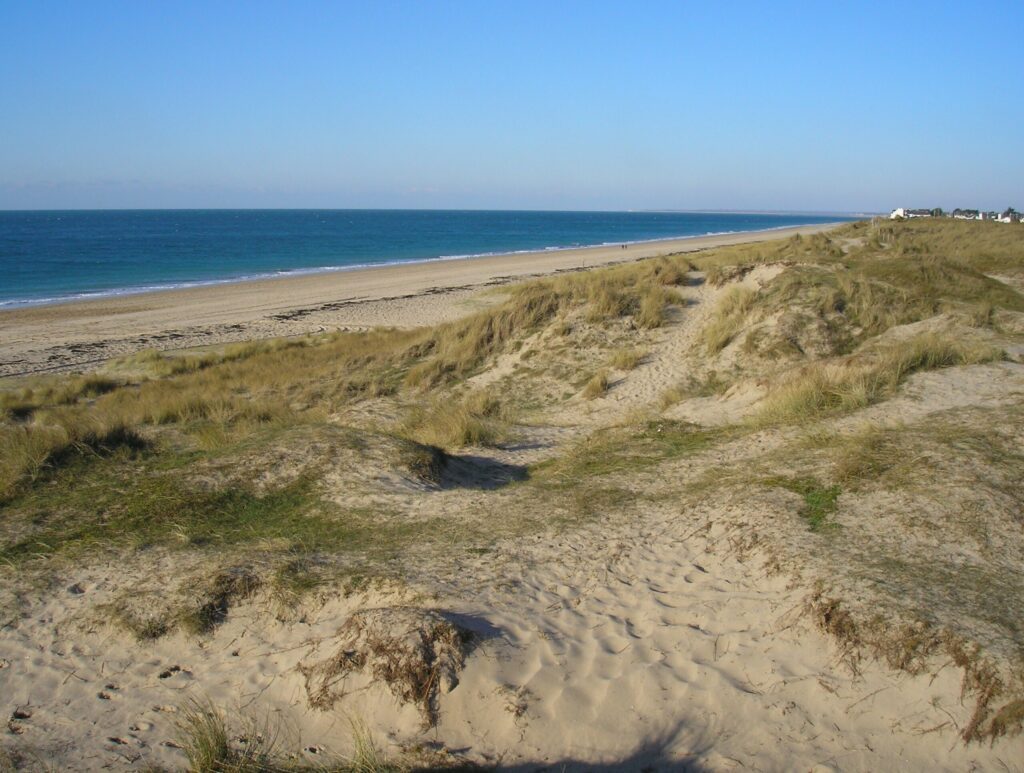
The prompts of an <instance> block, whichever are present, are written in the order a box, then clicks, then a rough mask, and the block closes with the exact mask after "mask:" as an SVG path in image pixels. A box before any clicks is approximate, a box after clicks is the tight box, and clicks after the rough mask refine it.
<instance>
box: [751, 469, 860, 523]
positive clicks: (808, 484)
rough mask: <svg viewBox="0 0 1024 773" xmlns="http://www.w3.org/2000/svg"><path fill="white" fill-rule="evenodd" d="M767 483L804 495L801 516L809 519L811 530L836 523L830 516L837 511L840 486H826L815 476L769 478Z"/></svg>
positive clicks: (840, 491) (806, 519)
mask: <svg viewBox="0 0 1024 773" xmlns="http://www.w3.org/2000/svg"><path fill="white" fill-rule="evenodd" d="M764 482H765V485H768V486H778V487H779V488H784V489H786V490H787V491H792V492H793V493H794V494H799V495H800V496H801V497H803V500H804V505H803V507H802V508H801V510H800V517H801V518H803V519H804V520H805V521H807V525H808V526H809V527H810V529H811V531H822V530H824V529H826V528H829V527H833V526H834V525H835V524H833V523H830V522H829V521H828V517H829V516H830V515H832V513H834V512H835V511H836V508H837V504H836V502H837V500H838V499H839V495H840V494H841V493H842V490H841V489H840V488H839V486H825V485H823V484H822V483H820V482H819V481H817V480H815V479H814V478H782V477H776V478H767V479H766V480H765V481H764Z"/></svg>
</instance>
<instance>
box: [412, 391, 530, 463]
mask: <svg viewBox="0 0 1024 773" xmlns="http://www.w3.org/2000/svg"><path fill="white" fill-rule="evenodd" d="M513 420H514V414H513V412H512V411H511V409H510V408H508V407H507V406H505V405H503V404H502V402H501V401H500V400H499V399H498V398H497V396H496V395H494V394H493V393H492V392H489V391H487V390H480V391H476V392H470V393H469V394H468V395H467V396H466V397H465V398H463V399H462V400H461V401H457V402H456V401H453V400H451V399H447V400H446V399H443V398H437V399H435V400H433V401H432V402H430V403H429V404H428V405H426V406H425V407H417V408H414V409H413V410H412V411H411V412H410V413H409V415H408V417H407V418H406V419H405V421H404V422H403V423H402V426H401V429H400V432H401V434H402V435H404V436H405V437H407V438H409V439H411V440H414V441H416V442H418V443H422V444H424V445H427V446H436V447H438V448H443V449H447V450H454V449H458V448H462V447H463V446H470V445H475V446H487V445H493V444H495V443H499V442H501V441H502V440H504V439H506V438H507V437H508V435H509V432H510V429H511V424H512V422H513Z"/></svg>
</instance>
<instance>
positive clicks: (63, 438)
mask: <svg viewBox="0 0 1024 773" xmlns="http://www.w3.org/2000/svg"><path fill="white" fill-rule="evenodd" d="M147 447H148V443H147V442H146V440H145V439H144V438H143V437H142V436H141V435H140V434H139V433H138V432H137V431H136V430H135V429H133V428H131V427H129V426H127V425H126V424H125V423H123V422H122V421H119V420H118V419H117V418H116V417H108V416H106V415H103V414H101V413H98V412H92V413H81V412H68V411H51V412H50V413H49V414H47V415H46V416H44V417H37V419H36V421H34V422H33V423H32V424H27V425H18V424H15V425H0V501H3V500H4V499H6V498H9V497H11V496H13V495H14V494H15V493H16V491H17V489H18V485H19V484H20V483H22V482H23V481H24V480H25V479H29V480H32V479H34V478H35V477H37V476H38V475H39V474H40V473H42V472H44V471H53V470H55V469H58V468H60V467H61V466H63V465H65V464H67V463H68V462H69V461H70V460H72V459H74V458H76V457H79V456H82V455H83V454H94V455H108V454H112V453H115V452H117V451H121V450H124V451H127V452H129V453H137V452H140V451H142V450H144V449H146V448H147Z"/></svg>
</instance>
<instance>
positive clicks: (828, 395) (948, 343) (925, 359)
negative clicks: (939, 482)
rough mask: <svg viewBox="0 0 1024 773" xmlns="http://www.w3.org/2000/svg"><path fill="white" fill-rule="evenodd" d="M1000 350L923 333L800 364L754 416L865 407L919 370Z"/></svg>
mask: <svg viewBox="0 0 1024 773" xmlns="http://www.w3.org/2000/svg"><path fill="white" fill-rule="evenodd" d="M1003 357H1004V353H1003V351H1002V350H1001V349H998V348H995V347H992V346H990V345H988V344H981V343H976V342H971V341H965V340H962V339H960V338H955V337H953V336H952V335H951V334H944V335H940V334H937V333H924V334H921V335H918V336H915V337H914V338H911V339H908V340H906V341H902V342H899V343H895V344H890V345H889V346H887V347H886V348H885V349H883V350H881V351H879V352H877V353H874V354H869V355H862V356H854V357H847V358H843V359H840V360H838V361H827V362H818V363H813V364H811V365H807V366H805V367H802V368H800V369H798V370H797V371H796V372H795V373H794V374H791V375H790V376H789V377H788V378H787V379H786V380H785V381H784V382H783V383H782V385H781V386H778V387H776V388H775V389H773V390H772V391H771V392H770V393H769V395H768V396H767V397H766V398H765V400H764V402H763V403H762V406H761V409H760V411H759V412H758V414H757V415H756V417H755V423H756V424H760V425H768V424H780V423H793V422H802V421H809V420H812V419H815V418H817V417H819V416H822V415H825V414H828V413H833V412H846V411H851V410H856V409H858V408H863V407H865V406H867V405H869V404H871V403H873V402H877V401H878V400H880V399H881V398H882V397H884V396H887V395H890V394H892V393H893V392H894V391H895V390H896V388H897V387H898V386H899V385H900V384H901V383H902V382H903V380H904V379H905V378H906V377H907V376H909V375H910V374H911V373H914V372H915V371H918V370H932V369H935V368H945V367H950V366H954V365H971V364H977V363H982V362H993V361H996V360H1000V359H1003Z"/></svg>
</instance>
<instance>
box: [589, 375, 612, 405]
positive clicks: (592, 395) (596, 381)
mask: <svg viewBox="0 0 1024 773" xmlns="http://www.w3.org/2000/svg"><path fill="white" fill-rule="evenodd" d="M609 386H611V382H610V381H609V380H608V371H607V370H599V371H598V372H597V373H595V374H594V375H593V376H592V377H591V379H590V380H589V381H588V382H587V384H586V386H584V387H583V393H582V394H583V398H584V399H585V400H594V399H596V398H598V397H604V395H605V394H607V392H608V388H609Z"/></svg>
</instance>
